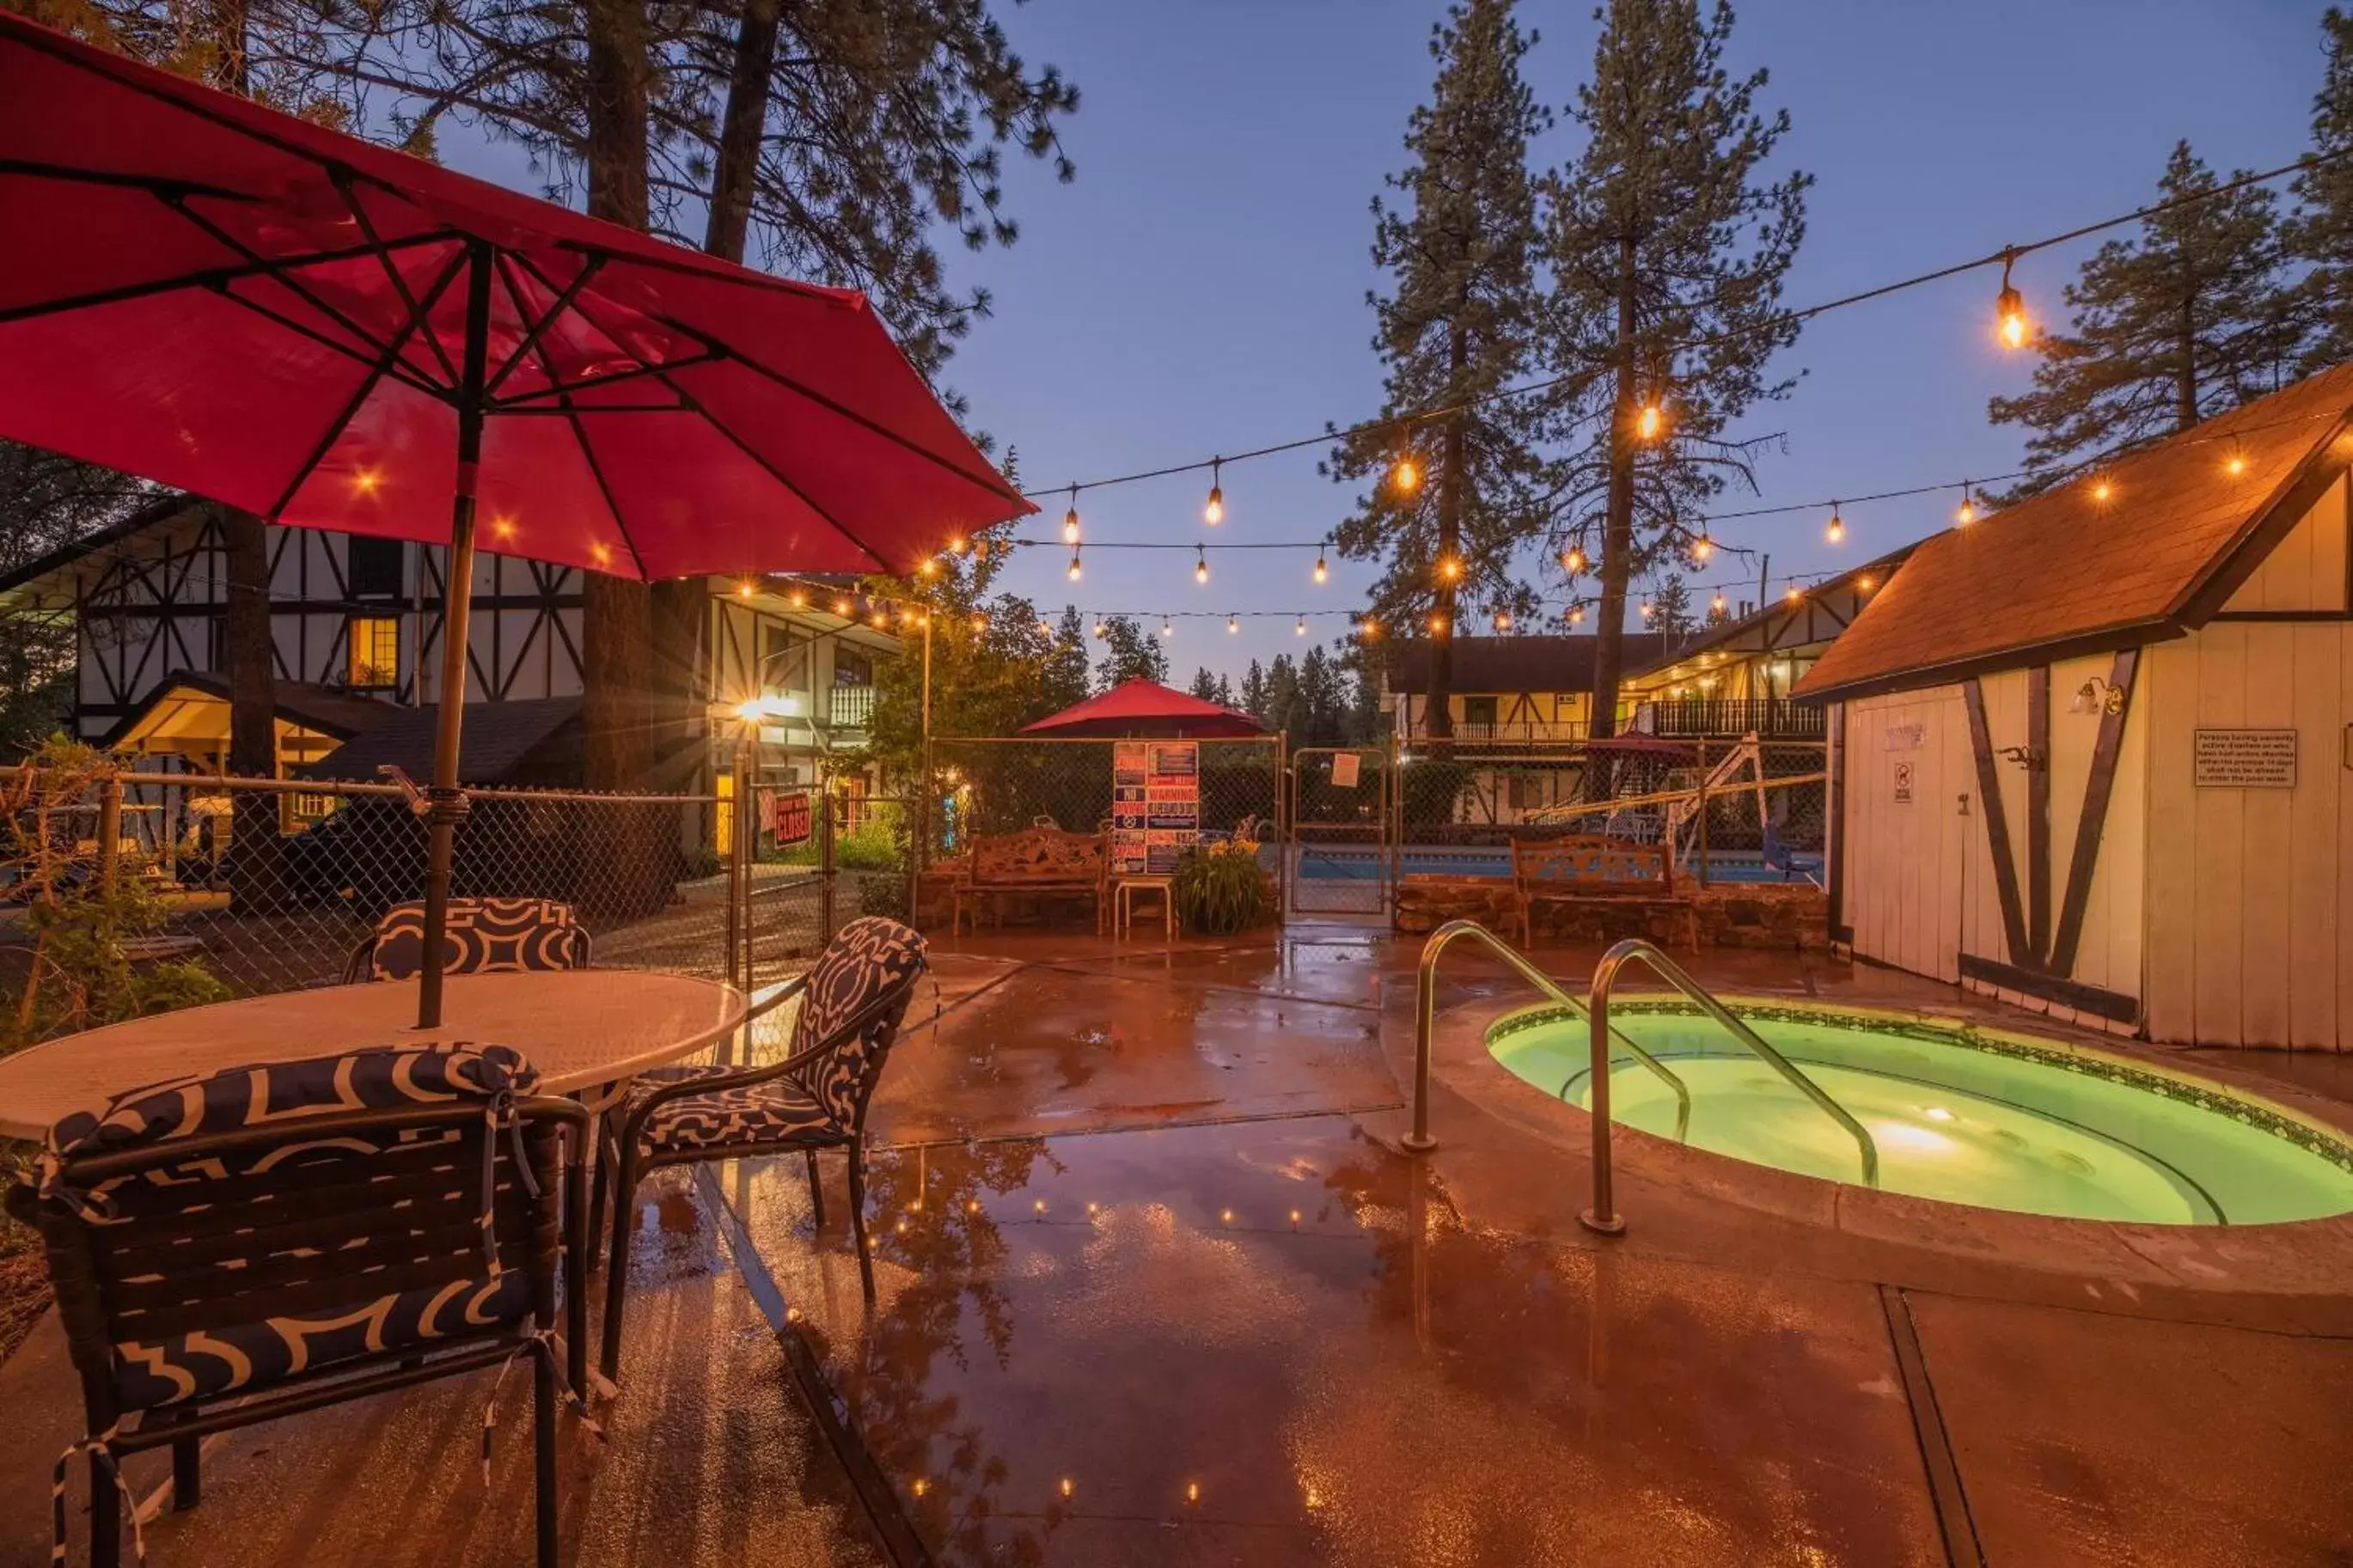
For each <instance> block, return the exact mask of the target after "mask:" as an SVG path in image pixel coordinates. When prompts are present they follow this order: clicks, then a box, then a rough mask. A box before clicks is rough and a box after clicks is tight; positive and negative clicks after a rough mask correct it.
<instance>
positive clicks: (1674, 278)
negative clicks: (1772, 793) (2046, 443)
mask: <svg viewBox="0 0 2353 1568" xmlns="http://www.w3.org/2000/svg"><path fill="white" fill-rule="evenodd" d="M1599 16H1600V20H1601V33H1600V37H1599V40H1598V41H1597V42H1596V44H1595V47H1594V59H1593V79H1592V80H1591V81H1590V82H1589V83H1588V84H1587V85H1586V86H1584V87H1583V88H1581V89H1578V92H1577V102H1576V105H1575V107H1574V108H1573V109H1572V110H1570V115H1571V118H1572V119H1574V120H1575V121H1576V122H1577V124H1578V125H1579V126H1581V127H1583V129H1584V131H1585V132H1586V137H1587V141H1586V145H1585V150H1584V151H1583V153H1581V154H1579V156H1578V158H1577V161H1576V163H1573V164H1571V165H1570V166H1569V167H1568V168H1567V169H1566V170H1563V171H1560V172H1558V173H1556V174H1553V175H1551V176H1549V177H1548V178H1547V179H1546V181H1545V186H1544V188H1545V197H1546V246H1547V248H1548V251H1549V256H1550V260H1551V265H1552V271H1553V276H1554V280H1555V291H1554V296H1553V304H1554V310H1553V316H1552V330H1553V334H1554V346H1553V357H1554V360H1555V366H1554V368H1555V369H1556V371H1557V372H1559V373H1560V374H1564V375H1567V376H1570V377H1572V378H1573V379H1572V380H1571V381H1570V382H1569V383H1568V384H1567V386H1566V388H1565V389H1564V394H1565V395H1566V396H1567V398H1568V399H1569V400H1570V401H1571V402H1572V404H1573V408H1574V413H1573V417H1574V420H1575V425H1574V428H1576V429H1577V431H1578V432H1579V434H1580V436H1581V441H1580V444H1579V447H1578V450H1577V453H1576V454H1575V456H1574V457H1573V458H1572V459H1571V460H1570V461H1569V462H1568V463H1567V465H1566V468H1565V471H1564V472H1563V473H1562V475H1561V476H1560V479H1559V482H1558V487H1557V489H1556V492H1555V494H1554V498H1553V507H1552V516H1553V518H1554V520H1555V521H1554V522H1553V525H1552V526H1553V532H1552V537H1551V539H1550V541H1549V542H1550V544H1551V546H1552V548H1553V549H1554V550H1555V551H1556V552H1559V553H1561V554H1562V555H1563V556H1564V557H1565V556H1567V552H1568V551H1569V550H1570V549H1572V548H1573V549H1576V550H1578V551H1581V552H1584V553H1585V554H1586V555H1587V556H1588V557H1590V558H1595V559H1598V561H1599V575H1600V583H1599V605H1598V614H1597V615H1596V616H1595V622H1594V629H1595V638H1596V647H1595V650H1594V652H1595V657H1594V668H1593V707H1592V713H1593V733H1594V734H1596V735H1597V736H1600V735H1608V734H1609V733H1611V732H1612V731H1614V730H1615V729H1616V727H1617V722H1616V715H1617V710H1618V681H1619V677H1620V671H1621V668H1622V664H1623V658H1624V651H1623V641H1622V639H1623V637H1624V634H1625V623H1626V589H1627V584H1629V583H1630V582H1631V581H1632V580H1633V578H1634V576H1635V575H1636V574H1638V573H1639V572H1641V570H1643V569H1644V568H1646V567H1647V566H1649V565H1650V564H1651V563H1653V562H1655V561H1658V560H1660V559H1662V558H1664V557H1665V556H1666V555H1667V554H1668V553H1669V552H1672V550H1674V549H1675V548H1677V547H1678V546H1680V545H1682V544H1684V543H1687V542H1691V541H1692V540H1693V539H1694V536H1695V533H1696V531H1697V530H1698V529H1699V528H1700V527H1701V522H1700V517H1701V514H1702V512H1703V510H1704V508H1705V506H1706V504H1707V502H1708V501H1709V500H1710V499H1711V498H1713V497H1714V496H1715V495H1716V494H1717V493H1719V492H1720V491H1721V490H1722V489H1724V487H1725V484H1726V483H1727V482H1729V481H1732V480H1740V481H1743V482H1747V483H1751V484H1752V485H1753V476H1752V474H1751V472H1750V460H1751V457H1752V448H1753V446H1754V444H1753V443H1741V442H1727V441H1725V440H1724V439H1723V436H1724V432H1725V429H1726V428H1727V427H1728V426H1730V424H1731V423H1732V421H1734V420H1735V419H1736V418H1738V417H1739V416H1740V415H1741V414H1742V413H1743V412H1744V411H1745V410H1746V409H1747V408H1748V407H1749V405H1752V404H1754V403H1757V402H1758V401H1760V400H1765V399H1771V398H1777V397H1780V396H1782V395H1786V394H1787V393H1788V389H1789V387H1790V385H1791V382H1790V381H1788V380H1787V379H1784V380H1779V381H1773V380H1768V379H1767V374H1766V367H1767V363H1769V362H1770V360H1771V359H1772V356H1773V355H1774V354H1775V353H1777V352H1778V351H1779V350H1781V349H1783V348H1786V347H1787V346H1788V344H1789V343H1791V342H1794V341H1795V339H1796V337H1797V325H1796V323H1795V322H1794V321H1791V320H1790V319H1789V318H1788V316H1787V315H1786V314H1785V313H1784V312H1783V311H1782V310H1781V304H1780V300H1781V286H1782V283H1783V280H1784V279H1786V277H1787V276H1788V270H1789V265H1790V263H1791V261H1792V260H1794V259H1795V258H1796V256H1797V252H1798V246H1799V241H1800V240H1802V239H1803V238H1804V237H1805V229H1806V207H1805V193H1806V189H1807V187H1808V186H1809V185H1810V184H1812V183H1813V182H1812V179H1811V177H1810V175H1807V174H1799V173H1792V174H1788V175H1787V176H1785V177H1783V178H1782V179H1779V180H1778V181H1772V182H1769V183H1767V180H1766V178H1765V173H1764V165H1765V163H1766V162H1767V159H1769V158H1770V157H1771V156H1772V153H1773V151H1774V148H1775V147H1776V145H1777V144H1778V142H1780V140H1781V138H1782V136H1783V135H1785V134H1786V133H1787V132H1788V128H1789V117H1788V112H1787V111H1786V110H1784V111H1782V112H1780V113H1778V114H1775V115H1772V116H1770V117H1767V115H1765V114H1764V113H1762V112H1760V111H1759V110H1757V92H1758V89H1761V88H1763V87H1764V86H1765V85H1766V79H1767V78H1766V73H1765V72H1764V71H1762V70H1759V71H1757V72H1755V73H1754V74H1752V75H1750V76H1747V77H1743V78H1734V77H1732V76H1730V75H1728V74H1727V73H1726V71H1725V66H1724V55H1725V45H1726V43H1727V41H1728V40H1729V38H1730V37H1731V33H1732V26H1733V14H1732V7H1731V6H1730V5H1726V4H1723V3H1721V0H1719V3H1718V4H1716V5H1715V6H1714V7H1713V8H1711V9H1709V10H1708V11H1706V12H1705V14H1703V12H1702V9H1701V6H1700V5H1699V3H1698V0H1608V4H1607V5H1604V6H1603V8H1602V10H1601V11H1600V13H1599ZM1646 410H1648V411H1654V412H1651V413H1646ZM1653 421H1655V422H1656V428H1651V425H1652V422H1653ZM1597 508H1598V510H1597ZM1597 536H1598V539H1597ZM1597 542H1598V544H1599V554H1598V557H1597V556H1596V555H1595V546H1596V544H1597ZM1597 776H1598V775H1597Z"/></svg>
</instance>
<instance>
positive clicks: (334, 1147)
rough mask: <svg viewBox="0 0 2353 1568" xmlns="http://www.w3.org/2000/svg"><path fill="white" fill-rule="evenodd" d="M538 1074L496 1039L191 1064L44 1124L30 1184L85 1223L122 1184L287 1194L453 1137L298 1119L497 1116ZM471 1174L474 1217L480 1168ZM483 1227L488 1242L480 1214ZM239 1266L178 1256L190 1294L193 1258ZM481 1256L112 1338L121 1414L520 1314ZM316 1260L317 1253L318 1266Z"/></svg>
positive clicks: (514, 1292) (523, 1286)
mask: <svg viewBox="0 0 2353 1568" xmlns="http://www.w3.org/2000/svg"><path fill="white" fill-rule="evenodd" d="M538 1081H539V1074H538V1073H537V1071H536V1070H534V1069H533V1068H532V1066H531V1064H530V1063H528V1062H526V1061H525V1060H524V1059H523V1058H522V1057H521V1056H520V1055H519V1054H517V1053H516V1052H515V1051H513V1050H512V1049H510V1048H508V1047H505V1046H482V1047H474V1046H468V1045H451V1046H445V1047H427V1046H380V1047H367V1048H364V1049H361V1050H355V1051H348V1052H344V1053H342V1054H340V1055H336V1056H325V1057H312V1058H306V1059H302V1060H296V1061H284V1062H264V1063H259V1064H256V1065H254V1066H250V1067H239V1068H224V1069H222V1070H220V1071H218V1072H214V1073H209V1074H199V1075H191V1076H189V1077H186V1078H180V1079H168V1080H166V1081H164V1082H162V1083H155V1084H148V1085H145V1086H143V1087H142V1088H139V1089H129V1090H126V1091H124V1092H123V1093H121V1094H118V1095H116V1096H114V1097H113V1098H112V1099H111V1100H108V1101H107V1102H106V1104H105V1105H104V1106H102V1107H100V1108H99V1109H97V1110H80V1111H76V1112H74V1113H73V1114H72V1115H69V1116H67V1117H65V1118H63V1119H62V1120H60V1121H58V1122H57V1123H56V1124H54V1125H53V1126H51V1127H50V1129H49V1131H48V1134H47V1139H46V1140H45V1141H44V1143H43V1146H42V1151H41V1153H40V1155H39V1157H38V1159H37V1162H36V1164H35V1175H36V1181H37V1185H38V1188H39V1191H40V1193H41V1195H42V1196H43V1197H45V1198H56V1199H59V1200H61V1201H63V1202H66V1203H68V1204H69V1205H71V1206H72V1207H73V1208H74V1210H75V1212H76V1213H77V1214H78V1215H79V1216H80V1217H81V1219H82V1220H83V1221H84V1222H85V1223H87V1224H90V1225H91V1226H98V1227H100V1229H101V1230H102V1229H103V1227H105V1226H111V1225H117V1224H121V1223H123V1222H122V1218H121V1215H120V1214H119V1212H118V1209H117V1205H116V1202H115V1194H118V1193H120V1192H121V1190H122V1189H123V1188H124V1187H125V1185H126V1184H130V1183H134V1182H136V1183H142V1184H148V1185H152V1186H153V1187H157V1188H185V1187H187V1186H189V1185H191V1184H201V1183H206V1182H214V1181H227V1180H233V1179H237V1178H241V1177H250V1176H256V1175H260V1174H262V1173H273V1174H276V1175H278V1176H281V1177H283V1178H284V1186H285V1189H286V1190H288V1191H296V1190H299V1189H300V1187H301V1183H302V1179H303V1178H302V1173H303V1171H304V1169H305V1168H306V1167H317V1166H324V1165H327V1164H331V1163H340V1162H343V1161H349V1160H353V1159H369V1160H379V1159H380V1160H385V1161H397V1160H406V1159H427V1160H429V1159H431V1158H433V1157H434V1155H435V1152H436V1151H437V1150H440V1149H443V1148H445V1147H446V1146H447V1145H448V1144H451V1143H454V1142H458V1140H459V1133H458V1132H457V1131H455V1130H454V1129H449V1128H401V1129H388V1130H385V1131H382V1132H371V1133H368V1134H366V1135H364V1136H362V1135H354V1134H352V1133H349V1132H343V1133H336V1134H333V1135H331V1136H325V1137H320V1138H317V1139H313V1140H304V1139H302V1138H301V1136H300V1124H301V1122H303V1121H307V1120H315V1119H317V1118H320V1117H324V1116H333V1115H340V1114H343V1113H345V1112H351V1111H365V1110H396V1109H400V1108H404V1107H410V1108H417V1109H423V1108H426V1107H431V1106H443V1105H448V1104H452V1103H463V1102H467V1101H473V1102H476V1103H479V1104H480V1105H481V1106H482V1107H483V1110H484V1113H485V1115H486V1116H489V1115H493V1114H497V1113H499V1112H501V1110H502V1108H503V1107H504V1106H505V1104H506V1103H507V1101H508V1100H509V1097H511V1096H513V1095H519V1094H529V1093H530V1092H532V1090H533V1089H535V1088H536V1087H537V1085H538ZM263 1128H275V1129H280V1130H283V1131H285V1132H286V1134H287V1136H286V1138H285V1139H284V1140H283V1141H279V1142H257V1143H256V1144H254V1145H253V1146H252V1147H250V1148H247V1149H242V1150H239V1151H237V1153H236V1154H235V1155H234V1156H229V1157H224V1156H222V1155H220V1154H218V1153H214V1154H208V1155H205V1156H203V1157H196V1158H190V1159H188V1160H186V1161H185V1162H181V1163H159V1164H156V1165H152V1166H149V1167H147V1168H146V1169H144V1170H142V1171H140V1172H138V1173H134V1174H129V1175H122V1176H116V1177H111V1178H109V1179H108V1180H106V1181H103V1182H100V1183H98V1184H96V1185H95V1186H94V1187H92V1188H90V1190H87V1191H83V1190H76V1189H73V1188H70V1187H69V1186H68V1185H67V1184H66V1182H65V1180H64V1176H65V1167H66V1163H67V1162H69V1161H70V1160H72V1159H75V1158H79V1157H87V1156H90V1155H97V1154H111V1153H121V1152H130V1151H133V1150H138V1149H143V1148H157V1149H162V1148H163V1147H164V1146H165V1145H168V1144H171V1143H174V1142H185V1141H187V1140H189V1139H194V1138H199V1137H204V1136H208V1135H210V1134H214V1133H222V1132H236V1131H252V1130H257V1129H263ZM463 1179H466V1180H471V1179H472V1178H471V1176H470V1175H469V1176H468V1177H466V1178H463ZM483 1179H484V1181H485V1183H486V1186H485V1199H484V1201H485V1219H486V1221H487V1215H488V1208H487V1205H488V1188H487V1181H488V1173H485V1174H484V1178H483ZM266 1202H267V1200H266V1199H264V1200H259V1201H255V1202H254V1208H255V1223H256V1225H257V1226H259V1225H261V1224H263V1223H265V1222H266V1219H267V1213H266V1211H265V1210H264V1208H263V1206H262V1205H264V1204H266ZM485 1236H486V1240H485V1246H486V1247H487V1246H488V1242H487V1225H486V1229H485ZM100 1245H101V1246H102V1245H103V1243H102V1242H101V1244H100ZM261 1256H262V1257H263V1258H269V1259H270V1260H272V1261H275V1260H277V1259H280V1258H289V1257H293V1258H307V1257H311V1256H313V1254H311V1253H310V1252H309V1251H307V1250H305V1249H301V1248H297V1249H293V1250H290V1251H281V1252H278V1253H264V1254H262V1255H261ZM250 1261H253V1259H242V1260H240V1259H237V1258H227V1259H220V1258H214V1259H210V1260H208V1261H207V1262H206V1263H204V1264H197V1265H190V1266H189V1267H190V1268H191V1269H192V1271H193V1272H192V1273H191V1274H190V1275H189V1276H188V1279H189V1282H190V1283H191V1285H192V1286H195V1287H196V1288H199V1289H201V1288H202V1287H203V1285H204V1284H205V1283H206V1281H205V1280H204V1279H203V1278H202V1276H203V1274H204V1271H205V1270H206V1269H207V1268H215V1269H234V1268H240V1267H243V1266H244V1265H245V1263H248V1262H250ZM494 1261H495V1260H494V1259H486V1258H474V1259H472V1262H473V1264H475V1265H476V1266H477V1268H474V1269H470V1271H469V1273H468V1274H464V1275H460V1274H459V1273H457V1272H456V1270H457V1268H459V1267H462V1265H459V1264H457V1263H455V1262H454V1260H453V1268H452V1277H451V1278H450V1279H448V1280H446V1281H443V1282H439V1283H436V1284H434V1285H432V1286H429V1287H423V1288H419V1289H411V1290H407V1291H405V1292H396V1293H393V1294H371V1293H370V1292H369V1291H368V1289H367V1288H366V1283H365V1280H364V1276H361V1277H355V1278H354V1279H353V1289H352V1295H351V1299H350V1300H348V1302H345V1303H342V1304H339V1305H337V1306H336V1307H334V1308H332V1309H330V1310H324V1311H317V1312H305V1313H302V1314H300V1315H293V1316H287V1315H280V1316H274V1317H269V1318H265V1319H263V1320H261V1321H256V1322H250V1323H238V1324H233V1325H228V1326H225V1327H221V1328H216V1329H212V1330H209V1331H205V1332H201V1333H191V1334H182V1335H175V1336H171V1337H168V1338H163V1339H156V1340H148V1339H142V1338H138V1337H133V1338H130V1339H126V1340H122V1341H120V1342H117V1343H116V1344H115V1346H114V1358H113V1359H114V1371H115V1381H116V1390H117V1397H118V1398H119V1399H120V1400H121V1404H122V1407H123V1408H124V1409H125V1410H144V1409H152V1408H154V1407H156V1406H159V1405H171V1404H176V1403H178V1402H180V1401H183V1400H187V1399H195V1398H211V1397H214V1396H216V1395H218V1394H225V1393H228V1392H231V1391H233V1390H236V1389H238V1388H242V1387H245V1386H247V1385H248V1384H255V1383H261V1384H267V1383H270V1382H273V1381H276V1380H279V1379H282V1378H285V1377H288V1376H290V1375H292V1374H293V1373H299V1372H305V1371H313V1370H316V1369H318V1368H320V1367H322V1366H326V1365H330V1364H332V1363H336V1362H339V1361H344V1360H348V1359H350V1358H352V1357H354V1356H359V1355H366V1354H372V1353H375V1352H380V1351H387V1350H399V1349H405V1348H408V1347H411V1346H423V1345H427V1344H428V1343H430V1342H433V1341H435V1340H438V1339H441V1338H444V1337H446V1336H448V1335H450V1334H452V1333H465V1332H477V1331H480V1330H482V1329H484V1328H486V1327H493V1326H500V1325H507V1324H512V1323H515V1322H519V1321H522V1319H524V1318H525V1317H527V1316H528V1315H529V1314H530V1311H531V1290H530V1278H529V1275H528V1273H527V1272H526V1271H524V1270H520V1269H501V1268H495V1267H489V1266H487V1265H488V1263H492V1262H494ZM329 1267H331V1265H330V1264H329V1263H327V1262H326V1261H324V1260H322V1263H321V1268H322V1269H325V1268H329Z"/></svg>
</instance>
